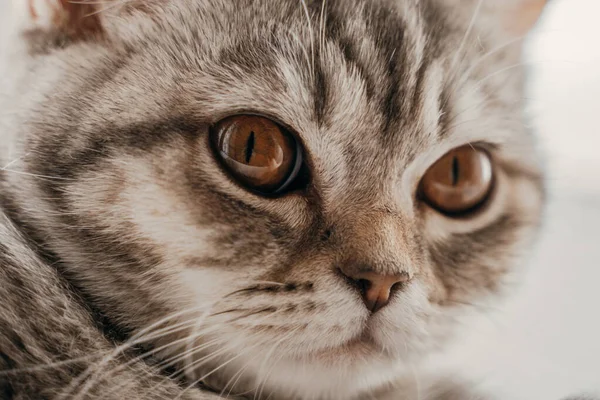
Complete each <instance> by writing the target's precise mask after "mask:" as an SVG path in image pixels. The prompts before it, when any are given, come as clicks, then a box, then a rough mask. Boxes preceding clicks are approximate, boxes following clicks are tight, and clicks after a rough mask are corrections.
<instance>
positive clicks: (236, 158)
mask: <svg viewBox="0 0 600 400" xmlns="http://www.w3.org/2000/svg"><path fill="white" fill-rule="evenodd" d="M13 3H14V4H13V5H14V11H13V12H14V13H15V14H11V24H5V26H4V28H6V30H7V31H8V32H9V33H8V34H7V35H5V39H6V40H5V41H6V43H7V45H6V49H5V53H6V54H5V55H4V57H3V61H2V63H3V65H2V67H1V68H2V72H3V74H2V75H3V78H2V79H3V84H2V85H3V86H2V89H1V90H2V93H1V94H0V113H1V114H0V115H1V118H0V123H1V125H0V126H1V129H0V141H1V144H0V166H2V167H3V168H2V169H1V170H0V274H1V277H0V282H1V284H0V303H1V304H2V307H0V397H2V398H14V399H67V398H69V399H70V398H73V399H163V398H178V399H180V398H182V399H183V398H185V399H205V400H209V399H213V398H219V397H220V396H238V397H241V398H259V399H268V398H271V399H279V400H282V399H322V400H337V399H362V398H378V399H388V398H389V399H415V398H429V399H438V400H442V399H446V400H450V399H455V398H456V399H462V400H466V399H469V398H472V399H480V398H484V397H482V395H480V394H477V393H476V391H475V388H474V387H469V385H468V384H460V383H458V381H457V380H456V379H455V378H454V377H448V378H447V379H439V380H438V379H434V377H431V380H430V381H429V383H428V382H425V381H423V383H422V386H421V387H419V388H418V389H419V390H418V391H414V390H413V389H414V385H415V383H414V380H413V379H412V378H411V377H412V376H413V371H414V368H418V365H419V362H420V361H421V360H423V359H425V358H426V357H427V356H429V355H431V354H433V353H436V352H440V351H443V349H444V348H445V346H446V345H448V344H450V343H452V342H453V341H454V340H456V339H457V338H458V337H460V335H461V332H464V329H468V325H466V324H465V323H464V318H463V317H467V316H472V315H474V314H477V313H482V312H484V311H482V310H485V307H480V305H481V304H484V303H487V302H493V301H499V299H501V298H502V297H504V295H506V294H507V293H510V288H511V285H512V282H514V281H515V280H518V279H514V277H515V276H518V273H519V272H520V271H521V270H522V269H523V268H524V263H523V260H524V257H525V256H526V255H527V254H528V252H529V249H530V248H531V246H532V244H533V242H534V240H535V238H536V233H537V231H538V230H539V225H540V222H541V220H542V214H543V204H544V197H545V195H544V174H543V168H542V164H541V161H540V158H541V157H540V155H539V154H538V151H537V145H536V140H535V136H534V134H533V133H532V132H530V129H529V128H528V125H527V120H526V117H525V114H524V103H525V100H524V98H523V96H524V95H523V93H524V87H525V84H526V73H525V72H526V71H525V68H524V67H523V62H522V58H521V57H522V56H521V53H522V47H523V46H522V44H523V39H524V38H525V36H526V35H527V33H528V31H529V30H530V29H531V28H532V27H533V26H534V24H535V22H536V20H537V19H538V17H539V15H540V14H541V12H542V9H543V8H544V1H540V0H509V1H503V2H498V1H492V0H487V1H484V0H448V1H438V0H377V1H372V0H326V1H325V0H322V1H313V0H306V1H304V0H278V1H272V0H252V1H251V0H236V1H231V0H144V1H141V0H104V1H89V2H88V1H81V2H70V1H67V0H28V1H26V0H14V1H13ZM9 25H10V26H9ZM423 379H425V378H423ZM485 398H487V397H485Z"/></svg>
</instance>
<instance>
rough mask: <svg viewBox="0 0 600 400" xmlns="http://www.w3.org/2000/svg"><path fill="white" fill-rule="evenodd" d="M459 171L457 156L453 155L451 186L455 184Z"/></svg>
mask: <svg viewBox="0 0 600 400" xmlns="http://www.w3.org/2000/svg"><path fill="white" fill-rule="evenodd" d="M459 173H460V170H459V165H458V158H457V157H456V156H454V157H453V158H452V186H456V185H457V184H458V178H459V175H458V174H459Z"/></svg>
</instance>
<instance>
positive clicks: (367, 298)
mask: <svg viewBox="0 0 600 400" xmlns="http://www.w3.org/2000/svg"><path fill="white" fill-rule="evenodd" d="M341 271H342V273H343V274H344V275H345V276H346V277H347V278H348V279H349V280H350V281H351V282H352V283H353V284H354V285H355V286H356V287H358V288H359V290H360V291H361V294H362V298H363V302H364V303H365V306H366V307H367V308H368V309H369V310H371V312H373V313H375V312H377V311H379V310H381V309H382V308H383V307H385V306H386V305H387V304H388V303H389V302H390V295H391V294H392V292H393V291H394V290H395V289H397V288H400V286H402V284H404V283H406V282H408V281H409V280H410V277H409V275H408V274H406V273H404V274H398V275H381V274H378V273H376V272H373V271H362V272H350V271H348V272H346V271H344V269H342V270H341Z"/></svg>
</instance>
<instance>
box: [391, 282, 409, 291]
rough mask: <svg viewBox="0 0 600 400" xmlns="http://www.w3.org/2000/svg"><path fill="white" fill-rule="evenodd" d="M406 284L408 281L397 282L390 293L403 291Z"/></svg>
mask: <svg viewBox="0 0 600 400" xmlns="http://www.w3.org/2000/svg"><path fill="white" fill-rule="evenodd" d="M405 284H406V281H400V282H396V283H394V284H393V285H392V287H391V288H390V293H392V294H393V293H396V292H398V291H400V290H402V288H404V285H405Z"/></svg>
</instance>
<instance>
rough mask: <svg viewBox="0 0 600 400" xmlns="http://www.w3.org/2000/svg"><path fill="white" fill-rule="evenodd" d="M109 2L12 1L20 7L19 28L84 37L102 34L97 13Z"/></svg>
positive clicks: (77, 0)
mask: <svg viewBox="0 0 600 400" xmlns="http://www.w3.org/2000/svg"><path fill="white" fill-rule="evenodd" d="M108 3H109V2H108V1H85V0H84V1H81V0H13V4H14V5H15V9H19V8H20V9H21V14H22V18H23V23H22V27H23V28H25V29H28V30H34V29H35V30H40V31H47V32H52V33H60V34H61V35H64V36H65V37H68V38H69V39H84V38H87V37H91V36H97V35H101V34H102V33H103V26H102V21H101V18H100V15H99V14H100V12H101V11H102V8H103V7H107V4H108Z"/></svg>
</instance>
